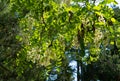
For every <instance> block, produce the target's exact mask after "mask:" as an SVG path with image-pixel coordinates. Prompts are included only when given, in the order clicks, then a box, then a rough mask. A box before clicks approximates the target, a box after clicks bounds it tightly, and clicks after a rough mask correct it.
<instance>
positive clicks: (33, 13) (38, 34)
mask: <svg viewBox="0 0 120 81" xmlns="http://www.w3.org/2000/svg"><path fill="white" fill-rule="evenodd" d="M111 2H113V3H114V4H116V2H115V1H114V0H104V1H101V2H99V4H98V5H95V4H96V0H94V1H89V0H72V1H71V4H70V0H63V1H62V2H61V1H59V2H58V1H56V0H36V1H34V0H10V4H11V13H12V14H15V15H16V17H17V19H18V27H19V34H18V35H16V39H17V40H19V42H21V44H22V48H21V50H20V51H19V53H17V57H16V59H15V62H16V67H17V68H16V74H17V76H16V79H17V80H20V79H23V80H25V81H26V80H38V81H44V80H48V78H49V76H50V74H52V73H53V74H57V76H58V78H59V80H62V81H71V80H72V78H71V72H70V73H69V71H70V69H69V67H68V59H67V57H66V55H65V52H66V51H67V50H70V49H71V48H72V47H74V48H76V49H80V52H78V51H76V52H75V53H74V56H76V60H77V70H78V71H77V75H78V76H77V78H78V81H79V80H80V77H81V80H82V81H84V80H85V78H84V77H85V76H84V70H85V68H84V63H87V64H88V63H90V62H91V61H96V60H97V59H98V58H99V54H100V48H99V47H100V44H101V43H102V42H103V41H104V39H105V36H104V34H107V33H110V32H108V31H109V30H111V26H110V25H109V24H110V22H111V23H117V22H116V21H115V19H114V18H112V17H113V10H112V9H111V8H109V7H108V6H107V5H106V4H109V3H111ZM80 3H81V5H80ZM86 49H87V50H89V59H87V58H86V53H85V50H86ZM103 49H104V50H105V48H103ZM80 66H81V73H80V72H79V68H80ZM12 67H13V66H12ZM28 74H29V75H28ZM61 74H63V76H62V75H61ZM67 74H70V75H68V76H67ZM31 76H32V77H31ZM58 78H57V79H58ZM57 79H56V80H57Z"/></svg>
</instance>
